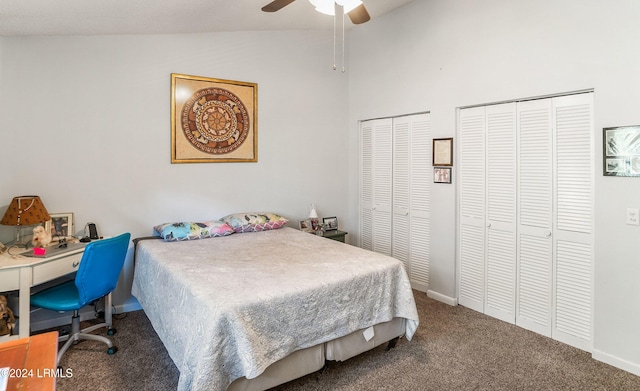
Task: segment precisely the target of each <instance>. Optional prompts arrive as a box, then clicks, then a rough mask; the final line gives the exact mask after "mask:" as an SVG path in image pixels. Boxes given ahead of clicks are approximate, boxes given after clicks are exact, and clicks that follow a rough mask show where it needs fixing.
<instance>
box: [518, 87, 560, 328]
mask: <svg viewBox="0 0 640 391" xmlns="http://www.w3.org/2000/svg"><path fill="white" fill-rule="evenodd" d="M517 118H518V147H519V148H518V167H519V169H518V200H519V203H518V281H517V286H518V302H517V315H516V324H517V325H519V326H521V327H523V328H526V329H528V330H532V331H535V332H537V333H539V334H543V335H546V336H551V305H552V293H553V291H552V282H553V281H552V273H551V271H552V251H553V248H552V246H553V238H552V217H553V175H554V173H553V164H552V162H553V142H552V100H551V99H540V100H532V101H526V102H519V103H518V113H517Z"/></svg>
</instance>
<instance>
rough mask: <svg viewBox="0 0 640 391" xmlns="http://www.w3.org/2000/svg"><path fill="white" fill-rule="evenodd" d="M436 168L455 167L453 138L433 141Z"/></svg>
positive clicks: (433, 160)
mask: <svg viewBox="0 0 640 391" xmlns="http://www.w3.org/2000/svg"><path fill="white" fill-rule="evenodd" d="M432 164H433V165H434V166H453V138H451V137H449V138H434V139H433V159H432Z"/></svg>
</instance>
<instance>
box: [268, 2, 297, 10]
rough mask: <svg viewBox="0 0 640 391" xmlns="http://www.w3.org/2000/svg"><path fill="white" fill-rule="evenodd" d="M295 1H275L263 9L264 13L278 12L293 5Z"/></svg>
mask: <svg viewBox="0 0 640 391" xmlns="http://www.w3.org/2000/svg"><path fill="white" fill-rule="evenodd" d="M294 1H295V0H273V1H272V2H271V3H269V4H267V5H265V6H264V7H262V10H263V11H264V12H276V11H278V10H280V9H282V8H284V7H286V6H288V5H289V4H291V3H293V2H294Z"/></svg>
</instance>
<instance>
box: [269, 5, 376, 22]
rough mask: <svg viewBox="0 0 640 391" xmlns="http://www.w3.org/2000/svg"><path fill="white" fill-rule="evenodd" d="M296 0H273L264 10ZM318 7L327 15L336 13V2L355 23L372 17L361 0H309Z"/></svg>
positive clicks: (270, 10) (270, 9) (278, 8)
mask: <svg viewBox="0 0 640 391" xmlns="http://www.w3.org/2000/svg"><path fill="white" fill-rule="evenodd" d="M294 1H295V0H273V1H272V2H271V3H269V4H267V5H265V6H264V7H262V10H263V11H264V12H276V11H279V10H280V9H282V8H284V7H285V6H287V5H289V4H291V3H293V2H294ZM309 2H310V3H311V4H313V5H314V6H315V7H316V11H318V12H322V13H323V14H327V15H335V8H334V7H335V4H338V5H339V6H342V7H343V8H344V13H345V14H347V15H349V19H351V22H352V23H353V24H361V23H364V22H368V21H369V19H371V17H370V16H369V13H368V12H367V9H366V8H365V7H364V4H363V3H362V1H360V0H335V1H334V0H309Z"/></svg>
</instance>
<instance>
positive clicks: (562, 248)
mask: <svg viewBox="0 0 640 391" xmlns="http://www.w3.org/2000/svg"><path fill="white" fill-rule="evenodd" d="M553 107H554V112H553V114H554V116H553V122H554V126H555V144H556V150H555V153H556V164H555V171H556V173H557V175H556V183H555V189H554V190H555V195H556V215H555V230H554V239H555V268H554V272H555V273H554V279H555V303H554V319H553V333H552V336H553V338H554V339H557V340H559V341H562V342H565V343H568V344H570V345H573V346H575V347H578V348H581V349H584V350H587V351H591V349H592V342H591V341H592V323H591V319H592V308H593V300H592V298H593V293H592V292H593V266H592V265H593V195H592V194H593V166H592V164H593V152H592V150H593V148H592V137H593V136H592V135H593V94H592V93H589V94H581V95H573V96H565V97H559V98H554V99H553Z"/></svg>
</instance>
